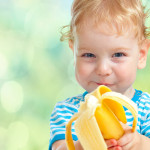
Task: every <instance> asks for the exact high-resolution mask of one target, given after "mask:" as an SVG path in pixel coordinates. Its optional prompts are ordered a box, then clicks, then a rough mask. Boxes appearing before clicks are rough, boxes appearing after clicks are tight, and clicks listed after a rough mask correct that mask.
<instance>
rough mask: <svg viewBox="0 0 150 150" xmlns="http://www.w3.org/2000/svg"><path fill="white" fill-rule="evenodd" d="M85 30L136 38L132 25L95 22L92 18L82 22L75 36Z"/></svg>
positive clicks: (78, 25)
mask: <svg viewBox="0 0 150 150" xmlns="http://www.w3.org/2000/svg"><path fill="white" fill-rule="evenodd" d="M85 30H92V31H93V32H101V33H104V34H106V35H116V36H131V35H132V36H133V37H135V36H136V35H135V30H134V26H133V25H131V24H128V23H124V24H117V23H115V22H111V23H110V22H106V21H104V20H94V19H92V17H85V18H83V19H82V21H80V22H79V23H78V24H77V25H76V26H75V30H74V34H78V33H82V32H84V31H85Z"/></svg>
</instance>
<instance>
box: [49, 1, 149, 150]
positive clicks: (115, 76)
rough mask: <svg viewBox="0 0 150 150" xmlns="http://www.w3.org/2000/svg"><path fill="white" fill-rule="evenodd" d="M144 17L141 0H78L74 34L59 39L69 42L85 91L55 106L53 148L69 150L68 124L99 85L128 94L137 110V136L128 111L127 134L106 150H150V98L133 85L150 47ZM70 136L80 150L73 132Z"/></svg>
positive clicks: (73, 15) (78, 149) (79, 80)
mask: <svg viewBox="0 0 150 150" xmlns="http://www.w3.org/2000/svg"><path fill="white" fill-rule="evenodd" d="M145 18H146V14H145V13H144V8H143V7H142V4H141V2H140V0H74V3H73V6H72V20H71V23H70V30H69V31H68V32H67V33H65V34H63V35H62V38H61V40H64V39H68V41H69V47H70V48H71V49H72V51H73V54H74V64H75V74H76V79H77V81H78V83H79V84H80V85H81V86H82V87H83V88H84V89H85V90H86V92H85V93H83V94H81V95H78V96H75V97H71V98H68V99H66V100H64V101H62V102H59V103H57V104H56V106H55V108H54V110H53V112H52V115H51V120H50V131H51V135H50V136H51V138H50V146H49V149H53V150H66V149H67V148H66V144H65V125H66V124H67V122H68V121H69V119H70V118H71V116H72V115H73V114H74V113H76V112H77V111H78V108H79V105H80V101H84V96H85V95H86V94H87V93H88V92H92V91H93V90H95V89H96V88H97V87H98V86H99V85H106V86H108V87H109V88H110V89H111V90H112V91H116V92H120V93H122V94H124V95H126V96H127V97H129V98H130V99H132V101H134V102H135V103H136V104H137V106H138V124H137V131H136V132H134V133H133V132H131V125H132V121H133V118H132V115H131V113H130V112H129V111H128V110H126V109H125V111H126V116H127V122H128V123H127V125H123V127H124V130H125V134H124V135H123V136H122V137H121V138H120V139H119V140H115V139H110V140H107V141H106V144H107V146H108V150H149V149H150V139H149V138H150V95H149V94H148V93H145V92H142V91H140V90H136V89H134V88H133V86H132V85H133V83H134V81H135V78H136V72H137V69H143V68H144V67H145V66H146V59H147V54H148V49H149V47H150V41H149V40H148V37H149V36H150V31H149V30H148V28H147V27H145V25H144V23H145ZM72 133H73V135H72V136H73V139H74V141H75V142H74V143H75V147H76V149H77V150H82V146H81V145H80V142H79V141H78V138H77V136H76V133H75V130H74V127H73V128H72ZM91 140H92V139H91Z"/></svg>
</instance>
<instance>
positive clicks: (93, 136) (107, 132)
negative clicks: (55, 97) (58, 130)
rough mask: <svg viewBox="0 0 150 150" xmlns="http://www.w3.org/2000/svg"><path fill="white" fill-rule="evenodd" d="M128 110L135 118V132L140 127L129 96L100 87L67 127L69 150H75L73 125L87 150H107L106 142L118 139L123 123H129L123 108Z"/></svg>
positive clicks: (135, 108) (87, 97)
mask: <svg viewBox="0 0 150 150" xmlns="http://www.w3.org/2000/svg"><path fill="white" fill-rule="evenodd" d="M122 105H123V106H125V107H126V108H127V109H129V110H130V111H131V113H132V115H133V117H134V121H133V126H132V131H133V132H134V131H135V130H136V125H137V113H138V112H137V106H136V104H135V103H134V102H132V101H131V100H130V99H129V98H127V97H126V96H124V95H122V94H119V93H117V92H112V91H111V90H110V89H109V88H108V87H106V86H104V85H101V86H99V87H98V88H97V89H96V90H95V91H93V92H92V93H90V94H87V95H86V96H85V102H82V103H81V105H80V108H79V112H78V113H76V114H74V115H73V116H72V118H71V119H70V121H69V122H68V124H67V125H66V143H67V148H68V150H75V147H74V143H73V139H72V135H71V125H72V122H74V121H75V120H76V122H75V131H76V134H77V137H78V139H79V141H80V143H81V145H82V147H83V149H84V150H98V149H101V150H107V145H106V144H105V139H111V138H114V139H119V138H120V137H121V136H122V135H123V134H124V130H123V128H122V126H121V124H120V121H121V122H123V123H126V122H127V120H126V116H125V111H124V109H123V106H122Z"/></svg>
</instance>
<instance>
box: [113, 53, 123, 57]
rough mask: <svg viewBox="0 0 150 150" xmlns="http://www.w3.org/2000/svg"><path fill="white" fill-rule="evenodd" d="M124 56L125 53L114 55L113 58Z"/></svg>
mask: <svg viewBox="0 0 150 150" xmlns="http://www.w3.org/2000/svg"><path fill="white" fill-rule="evenodd" d="M123 56H125V54H124V53H115V54H114V55H113V57H123Z"/></svg>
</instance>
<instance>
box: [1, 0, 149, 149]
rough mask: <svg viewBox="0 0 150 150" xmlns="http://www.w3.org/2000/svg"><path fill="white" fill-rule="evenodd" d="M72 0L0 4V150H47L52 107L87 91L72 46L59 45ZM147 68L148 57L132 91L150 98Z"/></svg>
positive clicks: (146, 0)
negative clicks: (79, 80)
mask: <svg viewBox="0 0 150 150" xmlns="http://www.w3.org/2000/svg"><path fill="white" fill-rule="evenodd" d="M72 1H73V0H65V1H63V0H55V1H53V0H1V1H0V150H47V149H48V145H49V138H50V127H49V119H50V114H51V112H52V110H53V108H54V105H55V104H56V102H58V101H61V100H64V99H66V98H68V97H71V96H75V95H77V94H80V93H82V92H84V90H83V89H82V88H81V87H80V86H79V85H78V83H77V82H76V79H75V75H74V60H73V53H72V51H71V50H70V49H69V47H68V42H60V40H59V39H60V28H61V27H62V26H64V25H68V24H69V23H70V18H71V14H70V10H71V4H72ZM142 1H143V3H144V4H145V5H146V6H147V8H150V1H149V0H142ZM146 23H147V25H149V24H150V19H148V20H147V21H146ZM149 64H150V53H149V54H148V62H147V66H146V68H145V69H144V70H138V74H137V79H136V82H135V84H134V87H136V88H137V89H141V90H143V91H147V92H149V93H150V80H149V74H150V67H149Z"/></svg>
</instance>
